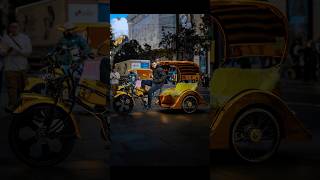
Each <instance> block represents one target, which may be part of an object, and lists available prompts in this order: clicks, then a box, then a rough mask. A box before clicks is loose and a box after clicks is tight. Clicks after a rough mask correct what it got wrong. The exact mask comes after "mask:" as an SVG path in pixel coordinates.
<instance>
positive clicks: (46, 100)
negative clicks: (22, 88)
mask: <svg viewBox="0 0 320 180" xmlns="http://www.w3.org/2000/svg"><path fill="white" fill-rule="evenodd" d="M38 104H52V105H53V104H54V100H53V99H52V98H50V97H45V96H41V95H38V94H33V93H23V94H22V95H21V100H20V103H19V106H18V107H17V108H16V109H15V110H14V112H13V114H21V113H23V112H25V111H26V110H27V109H28V108H30V107H32V106H34V105H38ZM57 106H58V107H60V108H62V109H63V110H64V111H66V112H68V111H69V110H68V108H67V107H66V106H65V105H64V104H62V103H58V104H57ZM70 117H71V120H72V124H73V125H74V129H75V134H76V137H77V138H79V139H80V138H81V135H80V128H79V124H78V122H77V121H76V119H75V117H74V115H73V114H72V113H70Z"/></svg>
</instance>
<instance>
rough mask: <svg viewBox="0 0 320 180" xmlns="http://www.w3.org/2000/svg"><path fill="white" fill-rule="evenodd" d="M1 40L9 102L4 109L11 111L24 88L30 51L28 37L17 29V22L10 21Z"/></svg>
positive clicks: (30, 46)
mask: <svg viewBox="0 0 320 180" xmlns="http://www.w3.org/2000/svg"><path fill="white" fill-rule="evenodd" d="M2 42H3V44H4V45H5V46H7V47H8V49H7V50H6V51H5V52H4V56H5V57H4V73H5V79H6V82H7V88H8V97H9V102H8V106H7V107H6V111H7V112H8V111H9V112H11V111H13V109H14V107H15V106H16V104H17V100H18V98H19V95H20V93H21V92H22V91H23V89H24V85H25V81H26V72H27V70H28V59H27V58H28V57H29V55H30V54H31V52H32V45H31V40H30V38H29V37H28V36H27V35H25V34H23V33H21V32H20V31H19V24H18V22H16V21H12V22H10V23H9V25H8V29H7V33H6V34H4V36H3V38H2Z"/></svg>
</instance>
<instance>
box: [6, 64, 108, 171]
mask: <svg viewBox="0 0 320 180" xmlns="http://www.w3.org/2000/svg"><path fill="white" fill-rule="evenodd" d="M80 66H81V65H80V64H79V63H74V64H72V65H71V66H70V67H69V68H68V70H67V71H64V72H63V73H62V74H59V75H52V74H48V76H45V77H44V79H43V80H44V82H45V86H46V87H47V89H48V91H45V92H46V93H45V94H43V95H41V94H39V93H35V92H30V93H23V94H22V95H21V99H20V102H19V104H18V105H17V107H16V109H15V110H14V112H13V114H12V117H13V118H12V121H11V125H10V130H9V141H10V146H11V148H12V150H13V152H14V153H15V155H16V156H17V157H18V158H19V159H20V160H21V161H22V162H24V163H26V164H27V165H30V166H51V165H55V164H57V163H59V162H61V161H63V160H64V159H65V158H67V157H68V155H69V154H70V153H71V151H72V149H73V145H74V141H75V139H77V138H81V135H80V129H79V122H78V121H77V120H76V118H75V116H74V114H73V109H74V106H75V105H76V104H77V105H79V106H80V107H82V108H83V109H84V110H86V111H87V112H89V113H90V114H91V115H93V116H94V117H95V118H96V119H97V121H98V123H99V125H100V132H101V137H102V139H103V140H104V141H106V142H108V141H109V140H110V134H109V132H110V131H109V128H110V122H109V117H108V107H107V102H106V100H107V92H108V91H107V85H105V84H103V83H101V82H99V81H93V80H81V81H80V82H77V80H75V76H74V74H75V73H78V71H79V69H80ZM55 68H56V69H57V70H59V69H60V67H55ZM55 68H54V69H53V71H52V72H55ZM47 92H50V93H47Z"/></svg>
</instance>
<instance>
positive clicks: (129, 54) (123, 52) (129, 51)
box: [114, 40, 144, 63]
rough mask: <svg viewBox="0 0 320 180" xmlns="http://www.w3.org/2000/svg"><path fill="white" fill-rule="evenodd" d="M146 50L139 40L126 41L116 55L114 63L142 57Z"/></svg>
mask: <svg viewBox="0 0 320 180" xmlns="http://www.w3.org/2000/svg"><path fill="white" fill-rule="evenodd" d="M143 52H144V50H143V49H142V47H141V45H140V44H139V42H138V41H137V40H130V41H129V42H128V43H125V44H123V45H122V46H121V48H120V49H119V50H118V51H117V52H116V53H115V55H114V63H118V62H122V61H126V60H128V59H140V58H141V55H142V54H143Z"/></svg>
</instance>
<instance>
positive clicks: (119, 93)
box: [113, 91, 132, 98]
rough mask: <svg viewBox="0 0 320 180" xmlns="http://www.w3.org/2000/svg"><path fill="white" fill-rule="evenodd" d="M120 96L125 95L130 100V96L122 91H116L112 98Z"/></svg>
mask: <svg viewBox="0 0 320 180" xmlns="http://www.w3.org/2000/svg"><path fill="white" fill-rule="evenodd" d="M121 95H127V96H130V97H131V98H132V96H131V95H130V94H128V93H126V92H124V91H117V94H116V95H115V96H114V97H113V98H117V97H119V96H121Z"/></svg>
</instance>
